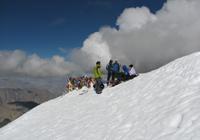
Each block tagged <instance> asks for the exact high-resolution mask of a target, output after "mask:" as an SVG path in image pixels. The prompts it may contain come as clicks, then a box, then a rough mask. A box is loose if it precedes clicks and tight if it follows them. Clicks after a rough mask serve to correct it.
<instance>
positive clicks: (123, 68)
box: [122, 65, 129, 80]
mask: <svg viewBox="0 0 200 140" xmlns="http://www.w3.org/2000/svg"><path fill="white" fill-rule="evenodd" d="M122 70H123V73H124V75H125V80H128V79H129V68H128V67H127V66H126V65H123V66H122Z"/></svg>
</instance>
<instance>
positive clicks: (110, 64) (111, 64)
mask: <svg viewBox="0 0 200 140" xmlns="http://www.w3.org/2000/svg"><path fill="white" fill-rule="evenodd" d="M112 69H113V61H112V60H110V61H109V63H108V64H107V66H106V70H107V71H108V75H107V85H109V84H110V78H111V76H112Z"/></svg>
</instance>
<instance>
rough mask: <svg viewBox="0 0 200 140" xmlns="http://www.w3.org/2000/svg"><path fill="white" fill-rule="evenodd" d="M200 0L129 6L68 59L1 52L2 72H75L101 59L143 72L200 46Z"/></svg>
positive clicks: (170, 0) (63, 73) (40, 74)
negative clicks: (156, 7) (159, 6)
mask: <svg viewBox="0 0 200 140" xmlns="http://www.w3.org/2000/svg"><path fill="white" fill-rule="evenodd" d="M199 8H200V1H199V0H168V1H167V2H166V3H165V4H164V6H163V7H162V9H160V10H159V11H157V13H155V14H153V13H151V12H150V10H149V9H148V8H147V7H140V8H139V7H137V8H127V9H125V10H124V11H123V13H122V14H121V15H119V17H118V19H117V20H116V26H117V28H114V27H102V28H100V30H99V31H97V32H95V33H93V34H91V35H90V36H89V37H88V38H87V39H86V40H85V41H84V43H83V46H82V47H81V48H77V49H74V50H73V51H72V53H71V54H70V57H69V60H68V61H66V60H65V59H64V58H63V57H61V56H53V57H52V58H50V59H43V58H40V57H39V56H38V55H36V54H33V55H30V56H28V55H27V54H26V53H25V52H23V51H19V50H16V51H13V52H6V51H3V52H0V66H1V67H0V73H1V74H10V73H14V74H27V75H32V76H60V75H65V74H69V73H72V72H80V71H84V72H91V68H92V67H93V66H94V65H95V62H96V61H98V60H100V61H101V62H102V64H103V66H104V67H105V65H106V64H107V63H108V61H109V59H114V60H115V59H117V60H118V61H119V62H120V63H121V64H130V63H132V64H134V65H135V67H136V69H137V70H138V71H139V72H147V71H150V70H153V69H156V68H158V67H160V66H162V65H164V64H166V63H168V62H170V61H172V60H173V59H175V58H178V57H181V56H183V55H187V54H190V53H192V52H196V51H200V39H199V38H200V10H199Z"/></svg>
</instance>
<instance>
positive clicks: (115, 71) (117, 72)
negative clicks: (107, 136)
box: [112, 62, 120, 81]
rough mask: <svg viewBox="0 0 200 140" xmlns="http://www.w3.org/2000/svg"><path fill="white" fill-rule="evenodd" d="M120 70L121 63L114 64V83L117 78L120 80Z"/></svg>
mask: <svg viewBox="0 0 200 140" xmlns="http://www.w3.org/2000/svg"><path fill="white" fill-rule="evenodd" d="M119 70H120V65H119V63H117V62H115V63H114V64H113V69H112V81H115V78H117V79H118V75H119Z"/></svg>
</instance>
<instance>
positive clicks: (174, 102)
mask: <svg viewBox="0 0 200 140" xmlns="http://www.w3.org/2000/svg"><path fill="white" fill-rule="evenodd" d="M82 92H84V91H83V90H82V91H74V92H72V93H69V94H67V95H65V96H62V97H59V98H57V99H54V100H51V101H49V102H46V103H44V104H42V105H40V106H38V107H36V108H35V109H33V110H32V111H30V112H28V113H26V114H25V115H23V116H22V117H20V118H19V119H17V120H16V121H14V122H13V123H11V124H9V125H7V126H6V127H4V128H2V129H0V140H200V53H195V54H192V55H189V56H186V57H183V58H180V59H177V60H175V61H174V62H171V63H169V64H168V65H165V66H164V67H162V68H160V69H158V70H155V71H152V72H149V73H146V74H141V75H140V76H139V77H137V78H136V79H134V80H131V81H128V82H125V83H123V84H120V85H118V86H116V87H113V88H106V89H105V90H104V91H103V93H102V94H101V95H97V94H94V91H93V90H92V89H89V91H88V92H87V93H85V94H83V95H79V94H81V93H82Z"/></svg>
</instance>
